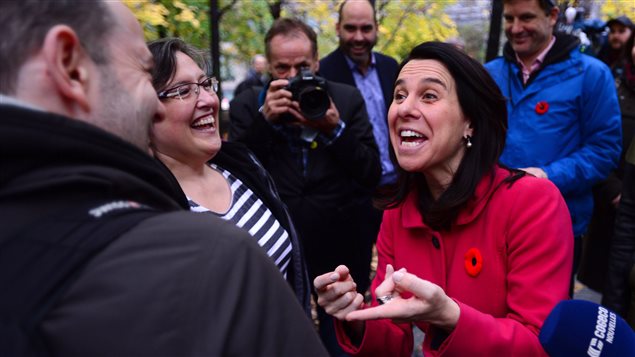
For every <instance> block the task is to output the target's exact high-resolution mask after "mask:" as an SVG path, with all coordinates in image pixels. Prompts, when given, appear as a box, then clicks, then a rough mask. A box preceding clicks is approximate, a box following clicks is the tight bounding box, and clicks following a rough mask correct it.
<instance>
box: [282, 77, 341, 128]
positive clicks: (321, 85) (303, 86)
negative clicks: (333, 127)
mask: <svg viewBox="0 0 635 357" xmlns="http://www.w3.org/2000/svg"><path fill="white" fill-rule="evenodd" d="M285 89H286V90H288V91H289V92H291V94H292V95H293V100H294V101H297V102H298V103H300V111H301V112H302V115H304V117H305V118H307V119H310V120H316V119H321V118H323V117H324V115H325V114H326V111H327V110H328V109H329V107H330V106H331V99H330V98H329V95H328V93H327V91H326V79H324V78H322V77H319V76H316V75H315V74H313V72H311V70H310V69H309V68H306V67H305V68H302V69H301V70H300V73H298V75H296V76H295V77H292V78H289V84H287V86H286V87H285Z"/></svg>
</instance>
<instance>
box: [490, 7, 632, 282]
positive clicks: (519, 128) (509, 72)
mask: <svg viewBox="0 0 635 357" xmlns="http://www.w3.org/2000/svg"><path fill="white" fill-rule="evenodd" d="M558 12H559V10H558V8H557V7H556V5H555V3H554V2H553V1H552V0H504V1H503V17H504V22H505V24H504V26H505V35H506V36H507V39H508V42H507V44H506V45H505V48H504V50H503V57H500V58H497V59H494V60H493V61H491V62H489V63H487V64H486V65H485V67H486V68H487V69H488V70H489V71H490V74H491V75H492V76H493V77H494V80H495V81H496V83H498V85H499V87H500V88H501V91H502V92H503V95H505V96H506V97H507V98H508V102H507V110H508V113H509V117H508V118H509V129H508V131H507V142H506V147H505V150H504V151H503V155H502V156H501V162H502V163H503V164H506V165H508V166H510V167H513V168H519V169H521V170H524V171H526V172H528V173H530V174H532V175H535V176H537V177H542V178H546V179H549V180H551V181H552V182H553V183H555V184H556V186H558V188H559V189H560V192H561V193H562V195H563V196H564V198H565V200H566V201H567V205H568V207H569V211H570V212H571V219H572V222H573V233H574V235H575V237H576V241H575V250H576V251H575V258H574V270H573V271H574V274H575V271H576V268H577V264H578V258H579V256H580V247H581V239H580V238H581V236H582V235H583V234H584V233H585V231H586V228H587V225H588V223H589V219H590V217H591V213H592V210H593V196H592V193H591V187H592V186H593V184H594V183H596V182H598V181H600V180H602V179H604V178H606V177H607V175H608V174H609V172H610V171H611V170H612V169H614V168H615V167H616V165H617V161H618V159H619V155H620V151H621V120H620V110H619V105H618V102H617V94H616V90H615V85H614V84H613V78H612V75H611V72H610V70H609V69H608V67H606V65H604V64H603V63H602V62H601V61H599V60H597V59H595V58H592V57H589V56H586V55H583V54H582V53H580V48H579V41H578V39H577V38H576V37H572V36H569V35H565V34H554V33H553V28H554V26H555V24H556V20H557V18H558Z"/></svg>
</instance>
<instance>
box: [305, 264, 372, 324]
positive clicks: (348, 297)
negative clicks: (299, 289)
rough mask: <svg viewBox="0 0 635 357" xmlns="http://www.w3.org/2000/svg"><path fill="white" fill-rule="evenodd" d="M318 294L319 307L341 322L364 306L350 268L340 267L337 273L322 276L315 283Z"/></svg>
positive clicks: (336, 269)
mask: <svg viewBox="0 0 635 357" xmlns="http://www.w3.org/2000/svg"><path fill="white" fill-rule="evenodd" d="M313 285H314V286H315V290H316V291H317V294H318V301H317V303H318V305H320V306H322V308H323V309H324V311H326V313H327V314H329V315H332V316H334V317H336V318H338V319H340V320H343V319H344V317H345V316H346V315H347V314H348V313H349V312H351V311H355V310H357V309H359V308H360V307H361V306H362V302H364V297H363V296H362V294H360V293H358V292H357V290H355V289H356V288H357V284H355V282H354V281H353V278H352V277H351V275H350V272H349V270H348V268H347V267H346V266H344V265H340V266H338V267H337V268H335V271H332V272H330V273H326V274H322V275H320V276H318V277H317V278H315V280H314V281H313Z"/></svg>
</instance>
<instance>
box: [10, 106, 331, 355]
mask: <svg viewBox="0 0 635 357" xmlns="http://www.w3.org/2000/svg"><path fill="white" fill-rule="evenodd" d="M112 202H127V203H128V204H129V205H128V206H127V207H119V208H117V206H116V205H111V208H112V209H111V210H101V215H100V216H99V217H97V218H96V217H94V216H93V217H91V214H90V212H95V211H99V210H94V209H93V210H86V211H83V210H80V209H78V208H81V207H88V208H90V207H93V205H94V207H95V208H96V207H101V208H103V207H107V206H104V203H112ZM144 206H147V207H151V208H152V209H153V210H154V211H155V213H156V214H154V215H152V216H151V217H150V218H147V219H144V220H142V221H141V222H140V223H138V224H137V225H136V226H134V227H132V228H130V229H129V230H127V231H126V232H124V233H123V234H122V235H121V236H119V237H118V238H117V239H114V240H113V241H112V242H110V244H109V245H107V246H106V247H105V248H103V250H101V251H99V252H98V253H97V255H96V256H94V257H92V258H91V259H90V260H89V261H88V262H87V263H86V264H84V265H83V266H79V267H77V269H76V270H75V271H73V272H72V273H73V274H72V275H71V277H69V278H72V280H73V282H72V284H71V285H70V287H69V288H68V289H67V290H65V291H62V292H63V295H62V296H60V297H59V298H58V300H57V303H56V304H55V305H54V306H53V307H52V309H51V310H50V311H49V312H48V313H47V314H46V316H43V317H42V322H41V324H40V325H39V326H38V329H37V333H38V334H37V336H38V337H39V341H40V342H41V343H43V345H44V346H45V347H46V350H47V351H48V352H49V353H50V354H54V355H60V356H73V355H84V356H86V355H90V356H97V355H109V356H152V355H154V356H159V355H161V356H195V355H196V356H221V355H223V356H224V355H233V356H238V355H244V356H248V355H250V356H254V355H271V356H282V355H297V356H299V355H307V354H316V355H324V354H325V351H324V349H323V347H322V346H321V344H320V342H319V339H318V338H317V335H316V334H315V333H314V332H313V328H312V324H311V323H310V321H309V320H308V319H307V318H306V316H305V314H303V312H302V309H301V307H300V306H299V304H298V303H297V301H296V299H295V298H294V296H293V294H292V293H291V291H290V289H289V287H288V284H286V282H285V281H284V280H283V279H281V277H280V273H279V271H278V270H277V268H276V267H275V265H273V264H272V262H271V261H270V259H269V258H268V257H267V256H266V255H265V253H264V252H263V251H262V249H261V248H260V247H259V246H258V245H257V244H256V243H255V242H254V241H253V239H252V238H251V237H249V235H248V233H246V232H244V231H242V230H240V229H238V228H236V227H235V226H233V225H232V224H231V223H229V222H224V221H222V220H220V219H218V218H216V217H210V216H209V215H202V214H195V213H191V212H187V211H186V210H187V201H186V200H185V197H184V194H183V192H182V191H181V190H180V188H179V186H178V183H177V182H176V180H175V179H174V177H173V176H171V174H170V173H169V171H167V169H165V168H163V167H161V166H160V165H159V164H158V163H157V162H156V161H155V160H154V159H152V158H151V157H150V156H149V155H148V154H147V153H144V152H142V151H141V150H139V149H137V148H136V147H133V146H132V145H130V144H128V143H127V142H124V141H123V140H121V139H120V138H118V137H115V136H113V135H111V134H109V133H106V132H104V131H102V130H100V129H98V128H96V127H93V126H91V125H87V124H85V123H83V122H81V121H79V120H72V119H68V118H66V117H62V116H59V115H55V114H51V113H46V112H41V111H35V110H29V109H23V108H18V107H16V106H8V105H1V106H0V217H2V230H1V231H0V247H10V246H12V245H15V244H21V245H22V246H23V247H24V248H25V250H29V249H30V250H32V249H34V248H37V249H40V250H41V251H42V255H41V256H40V257H39V259H36V260H34V261H33V260H32V261H24V260H25V257H24V256H23V255H21V254H19V253H17V254H12V255H8V254H5V250H4V249H0V271H1V272H0V291H2V293H1V294H0V328H1V329H2V330H5V329H6V330H9V331H11V332H15V331H20V329H21V328H22V327H23V326H25V325H27V324H29V322H30V320H32V319H35V318H37V316H22V317H20V318H19V319H15V311H16V310H17V309H18V307H19V305H20V296H16V295H13V294H24V295H21V296H23V297H25V300H26V298H27V297H28V296H29V294H31V293H32V292H39V291H38V289H40V287H39V286H38V284H29V282H26V281H24V279H23V278H22V276H23V275H22V274H21V273H20V272H19V271H17V272H16V269H15V267H16V266H22V267H26V270H25V272H24V274H26V273H29V274H30V275H33V274H35V275H37V279H39V280H41V281H42V282H46V281H47V279H48V278H49V276H55V275H56V269H55V268H50V267H49V268H46V267H44V266H41V265H40V263H41V262H45V261H47V258H49V257H50V256H56V255H60V254H64V253H65V252H68V251H69V247H68V246H67V245H66V241H65V238H67V236H69V235H70V236H72V235H73V232H69V234H68V235H60V236H57V235H56V234H54V233H53V232H58V231H59V230H60V228H64V226H68V227H69V229H70V228H72V227H75V226H77V225H78V221H80V222H81V221H86V220H89V219H93V220H98V219H107V218H108V216H110V215H113V214H119V215H125V214H128V213H129V212H133V211H135V208H134V207H144ZM113 207H114V208H113ZM131 207H132V208H131ZM53 228H55V229H53ZM91 238H93V236H90V235H88V236H86V237H85V239H86V240H87V243H86V244H87V245H90V244H91V243H90V239H91ZM18 240H19V241H18ZM80 248H81V247H80ZM77 252H78V253H79V254H81V249H79V250H77ZM38 269H39V270H38ZM10 272H15V273H14V274H10ZM57 293H60V291H56V290H53V291H51V294H50V295H49V296H47V295H44V296H45V297H46V299H45V300H44V301H42V304H47V303H49V302H50V300H51V299H53V298H54V296H55V294H57ZM9 303H10V304H9ZM42 341H43V342H42ZM0 342H1V343H9V344H10V343H11V341H7V340H6V339H2V338H0ZM9 348H11V346H5V345H1V344H0V355H5V354H7V353H5V352H6V351H7V350H8V349H9ZM3 351H4V352H3Z"/></svg>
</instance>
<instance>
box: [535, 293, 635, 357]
mask: <svg viewBox="0 0 635 357" xmlns="http://www.w3.org/2000/svg"><path fill="white" fill-rule="evenodd" d="M538 338H539V339H540V343H541V344H542V347H543V348H544V349H545V351H547V354H548V355H549V356H550V357H576V356H586V357H613V356H620V357H623V356H635V332H634V331H633V329H632V328H631V327H630V326H629V325H628V323H627V322H626V321H624V319H622V318H621V317H620V316H619V315H618V314H616V313H615V312H613V311H611V310H609V309H607V308H605V307H604V306H602V305H598V304H596V303H593V302H590V301H583V300H565V301H561V302H560V303H559V304H558V305H556V307H555V308H554V309H553V310H552V311H551V313H549V316H547V319H546V320H545V323H544V324H543V326H542V329H541V330H540V335H539V336H538Z"/></svg>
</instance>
